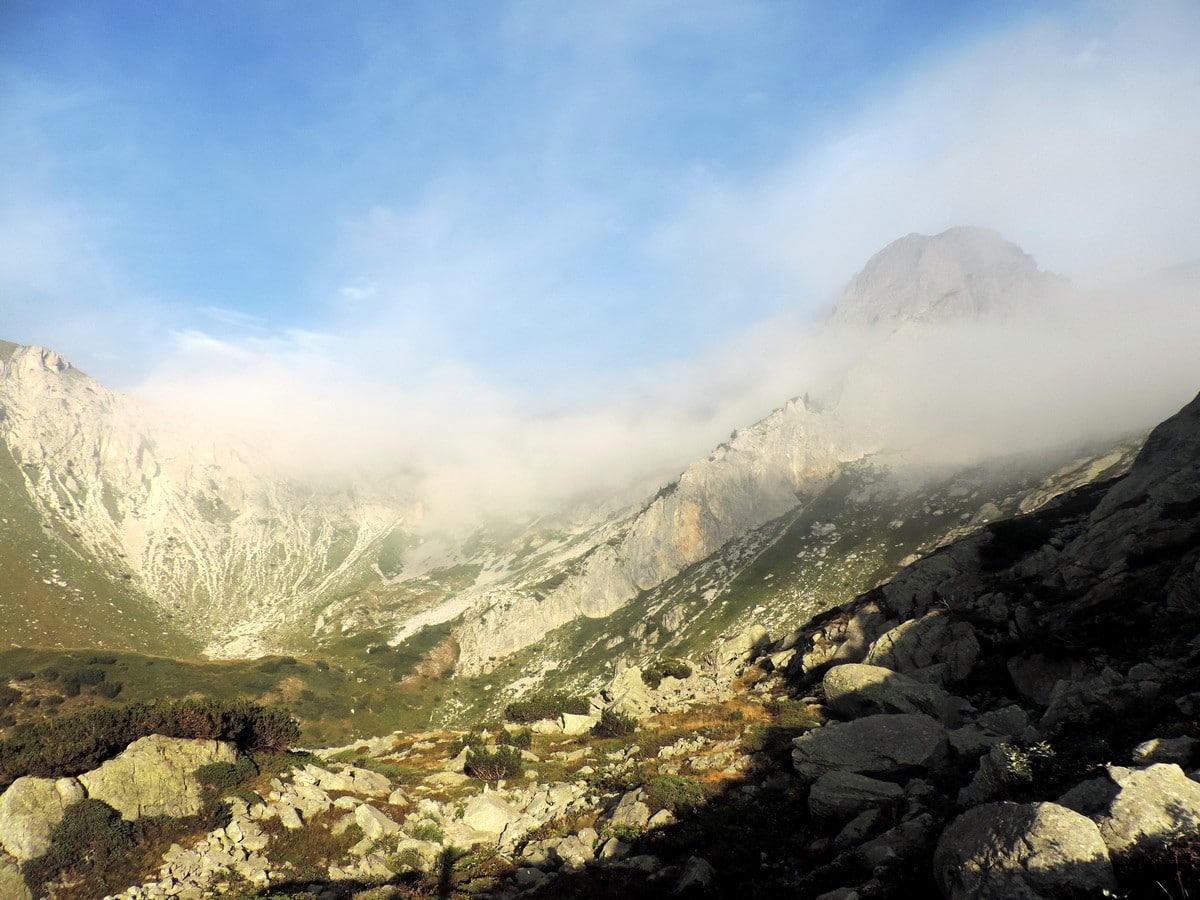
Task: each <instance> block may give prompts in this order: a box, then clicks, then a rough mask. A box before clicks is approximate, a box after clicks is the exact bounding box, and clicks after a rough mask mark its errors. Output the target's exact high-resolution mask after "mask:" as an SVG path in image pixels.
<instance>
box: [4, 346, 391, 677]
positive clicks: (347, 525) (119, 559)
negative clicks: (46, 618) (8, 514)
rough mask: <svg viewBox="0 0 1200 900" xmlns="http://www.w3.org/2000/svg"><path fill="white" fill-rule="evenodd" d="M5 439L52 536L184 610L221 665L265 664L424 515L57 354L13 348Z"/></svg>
mask: <svg viewBox="0 0 1200 900" xmlns="http://www.w3.org/2000/svg"><path fill="white" fill-rule="evenodd" d="M0 442H2V444H3V446H2V447H0V452H3V455H4V456H8V455H9V454H11V460H7V461H6V464H5V465H3V466H2V467H0V469H2V471H0V480H3V482H5V483H6V484H7V485H8V487H9V488H10V489H13V490H15V491H17V492H19V493H23V494H25V495H27V497H28V500H29V503H30V506H31V513H32V514H33V515H35V516H37V517H39V518H40V520H41V522H40V526H41V527H40V529H39V531H42V530H44V531H45V532H46V535H55V534H58V535H61V536H63V539H64V540H69V542H70V543H71V544H72V546H76V545H82V547H83V548H85V549H86V551H87V553H88V555H89V557H90V559H91V560H92V561H93V562H95V563H96V565H97V568H98V570H99V572H101V573H102V574H103V575H105V576H107V578H108V579H109V581H110V582H111V584H112V585H113V588H112V590H113V591H114V593H115V594H116V596H118V597H130V596H131V595H132V597H133V599H134V600H137V601H139V602H146V601H148V602H149V604H150V605H151V606H152V607H157V608H160V609H162V610H163V611H165V612H170V613H172V614H174V615H176V616H181V617H182V618H183V619H184V621H185V622H186V626H185V628H184V629H183V630H182V631H181V636H182V637H183V638H185V639H195V640H198V641H199V646H200V647H204V646H205V645H207V644H210V643H211V646H210V647H209V649H210V650H211V651H212V653H213V654H214V655H220V654H224V655H253V651H255V650H256V649H258V648H259V647H260V646H261V643H260V641H259V635H260V634H261V633H262V632H263V631H264V630H266V629H268V628H269V626H270V625H271V624H273V623H274V622H275V621H276V620H277V619H278V618H279V617H280V616H282V615H283V614H284V612H285V611H287V612H290V613H292V614H295V612H296V611H298V610H304V609H306V608H311V606H313V605H314V604H316V603H317V602H319V601H321V600H322V599H324V598H325V596H326V591H328V590H329V589H330V588H331V587H333V586H334V585H336V584H337V583H338V581H339V580H340V579H342V578H343V577H345V576H346V575H347V574H348V573H349V572H351V571H352V570H354V569H355V567H356V566H358V565H360V564H364V563H365V564H369V563H370V562H372V561H373V557H372V556H371V554H372V552H377V551H378V548H379V545H380V543H381V542H382V541H384V540H385V539H386V538H387V536H388V535H389V534H390V533H391V532H392V531H393V530H395V529H397V528H398V527H399V526H400V524H401V522H402V521H403V520H404V519H405V517H406V516H408V515H409V514H410V513H409V509H408V507H407V506H406V504H405V502H404V501H403V500H396V501H395V502H393V501H392V500H390V499H389V500H388V501H387V502H381V501H376V502H364V501H362V500H360V499H358V498H357V497H356V496H353V495H351V494H350V493H348V492H337V491H323V490H316V489H314V488H312V487H306V486H304V485H302V484H300V483H298V482H295V481H292V480H289V479H287V478H285V477H284V476H283V475H282V474H281V473H280V472H279V471H278V470H277V469H276V468H275V467H273V466H272V465H271V464H270V463H268V462H267V461H266V460H265V459H264V458H263V457H262V456H261V455H259V454H256V453H255V452H254V451H253V450H251V449H250V448H249V447H246V446H244V445H240V444H237V443H236V442H233V441H225V442H222V441H219V440H214V438H213V436H212V435H211V434H203V435H196V434H192V433H190V432H189V431H188V429H187V427H186V426H184V425H169V424H164V423H163V422H162V420H161V417H159V416H158V415H157V414H155V413H153V412H152V411H150V410H149V409H147V408H145V407H143V406H141V405H140V404H138V403H136V402H135V401H133V400H131V399H130V398H129V397H126V396H123V395H121V394H118V393H116V392H114V391H110V390H108V389H106V388H104V387H103V386H102V385H100V384H98V383H97V382H95V381H94V380H92V379H91V378H89V377H88V376H86V375H84V374H83V373H82V372H80V371H79V370H78V369H75V368H73V367H72V366H71V364H70V363H69V362H67V361H66V360H65V359H63V358H62V357H61V356H59V355H58V354H56V353H54V352H53V351H51V350H47V349H45V348H43V347H19V346H16V345H14V344H7V343H0ZM39 537H44V536H43V535H40V534H39ZM72 553H78V550H72ZM47 574H48V576H49V580H50V581H51V582H57V581H62V582H63V583H62V584H61V585H57V584H51V585H50V586H49V587H48V590H52V589H57V590H60V591H61V592H63V593H65V594H66V595H67V596H71V595H72V590H73V588H74V585H72V584H70V583H69V582H67V581H65V579H62V578H61V577H56V576H57V575H61V573H55V572H48V573H47ZM130 602H132V601H130ZM164 623H165V624H164V627H170V624H169V620H166V619H164ZM17 624H18V623H16V622H10V623H9V625H10V627H11V628H12V629H13V633H14V634H15V633H16V628H17ZM127 640H128V638H127ZM135 646H136V645H135Z"/></svg>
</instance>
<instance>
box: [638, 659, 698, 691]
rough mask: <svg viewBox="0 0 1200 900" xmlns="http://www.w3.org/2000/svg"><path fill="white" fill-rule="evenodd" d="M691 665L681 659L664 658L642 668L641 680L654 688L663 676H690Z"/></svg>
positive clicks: (656, 687) (655, 688)
mask: <svg viewBox="0 0 1200 900" xmlns="http://www.w3.org/2000/svg"><path fill="white" fill-rule="evenodd" d="M691 676H692V667H691V666H689V665H688V664H687V663H686V662H684V661H683V660H682V659H664V660H660V661H659V662H657V663H655V664H654V665H652V666H649V667H647V668H645V669H643V670H642V681H644V682H645V683H646V685H647V686H648V687H650V688H652V689H654V690H657V689H658V686H659V685H660V684H662V680H663V679H664V678H668V677H669V678H690V677H691Z"/></svg>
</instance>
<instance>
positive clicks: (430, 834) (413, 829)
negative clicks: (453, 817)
mask: <svg viewBox="0 0 1200 900" xmlns="http://www.w3.org/2000/svg"><path fill="white" fill-rule="evenodd" d="M404 833H405V834H407V835H408V836H409V837H410V838H413V839H414V840H418V841H432V842H433V843H435V844H440V843H441V842H442V841H444V840H445V839H446V835H445V833H444V832H443V831H442V826H440V825H439V824H438V823H437V822H434V821H433V820H432V819H422V820H421V821H420V822H413V823H412V824H410V825H405V826H404Z"/></svg>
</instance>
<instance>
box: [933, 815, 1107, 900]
mask: <svg viewBox="0 0 1200 900" xmlns="http://www.w3.org/2000/svg"><path fill="white" fill-rule="evenodd" d="M933 872H934V878H935V879H936V881H937V884H938V887H939V888H940V890H941V892H942V895H943V896H945V897H947V898H949V900H1014V898H1017V900H1039V898H1047V900H1050V898H1057V897H1064V898H1065V897H1078V896H1082V895H1084V894H1087V895H1088V896H1091V895H1092V894H1093V893H1096V894H1098V893H1099V892H1100V891H1102V890H1105V889H1112V888H1114V887H1116V882H1115V881H1114V879H1113V871H1112V863H1111V862H1110V861H1109V858H1108V850H1107V848H1106V847H1105V846H1104V841H1103V840H1102V839H1101V837H1100V830H1099V829H1098V828H1097V827H1096V823H1095V822H1093V821H1092V820H1091V819H1088V818H1086V817H1084V816H1081V815H1080V814H1079V813H1077V812H1072V811H1071V810H1069V809H1066V808H1064V807H1061V806H1058V805H1057V804H1054V803H987V804H984V805H983V806H977V807H975V808H974V809H971V810H968V811H967V812H965V813H963V814H962V815H961V816H959V817H958V818H957V819H955V820H954V821H953V822H951V823H950V824H949V825H948V826H947V827H946V830H945V831H944V832H943V833H942V837H941V839H940V840H939V841H938V845H937V850H936V851H934V855H933Z"/></svg>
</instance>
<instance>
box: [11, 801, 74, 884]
mask: <svg viewBox="0 0 1200 900" xmlns="http://www.w3.org/2000/svg"><path fill="white" fill-rule="evenodd" d="M84 796H85V794H84V790H83V787H82V786H81V785H80V783H79V782H78V781H76V780H75V779H74V778H59V779H57V780H55V779H51V778H29V777H25V778H18V779H17V780H16V781H14V782H13V783H12V784H10V785H9V786H8V789H7V790H6V791H5V792H4V793H3V794H0V847H3V848H4V849H5V850H7V851H8V852H9V853H11V854H12V855H13V856H15V857H16V858H17V859H22V860H23V859H33V858H34V857H36V856H41V855H42V854H43V853H45V852H46V851H47V850H48V849H50V833H51V832H52V831H53V830H54V826H55V825H57V824H58V823H59V822H61V821H62V817H63V812H64V810H66V808H67V807H68V806H70V805H71V804H73V803H78V802H79V801H80V800H82V799H83V798H84ZM0 896H3V894H0Z"/></svg>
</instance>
